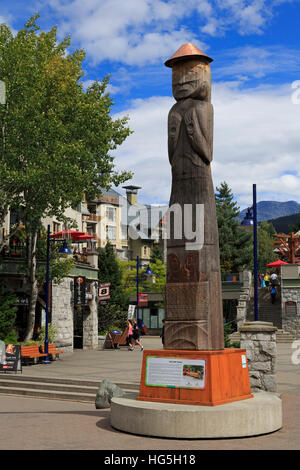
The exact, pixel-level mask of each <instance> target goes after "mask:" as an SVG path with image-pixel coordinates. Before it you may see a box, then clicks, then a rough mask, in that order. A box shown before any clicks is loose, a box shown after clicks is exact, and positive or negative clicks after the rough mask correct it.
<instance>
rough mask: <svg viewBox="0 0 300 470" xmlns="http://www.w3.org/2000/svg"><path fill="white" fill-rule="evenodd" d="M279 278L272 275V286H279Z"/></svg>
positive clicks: (274, 274)
mask: <svg viewBox="0 0 300 470" xmlns="http://www.w3.org/2000/svg"><path fill="white" fill-rule="evenodd" d="M277 278H278V276H277V274H276V273H272V274H271V284H272V285H273V284H278V279H277Z"/></svg>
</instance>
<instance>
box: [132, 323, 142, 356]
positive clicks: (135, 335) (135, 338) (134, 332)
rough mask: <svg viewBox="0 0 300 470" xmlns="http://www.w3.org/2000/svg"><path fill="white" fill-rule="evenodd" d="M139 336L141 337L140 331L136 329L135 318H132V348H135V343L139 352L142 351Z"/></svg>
mask: <svg viewBox="0 0 300 470" xmlns="http://www.w3.org/2000/svg"><path fill="white" fill-rule="evenodd" d="M140 336H141V335H140V329H139V327H138V324H137V321H136V318H134V319H133V321H132V337H133V341H134V344H133V348H134V347H135V343H136V344H138V345H139V347H140V348H141V351H144V346H143V345H142V343H141V341H140Z"/></svg>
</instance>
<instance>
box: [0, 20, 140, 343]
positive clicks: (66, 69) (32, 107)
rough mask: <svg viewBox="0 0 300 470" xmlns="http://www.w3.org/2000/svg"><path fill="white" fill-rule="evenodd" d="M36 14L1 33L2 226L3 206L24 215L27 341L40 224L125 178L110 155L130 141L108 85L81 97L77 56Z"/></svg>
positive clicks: (96, 84) (96, 85)
mask: <svg viewBox="0 0 300 470" xmlns="http://www.w3.org/2000/svg"><path fill="white" fill-rule="evenodd" d="M37 19H38V15H35V16H34V17H32V18H31V19H30V20H29V21H28V22H27V23H26V24H25V27H24V28H23V29H22V30H20V31H19V32H18V33H17V34H15V35H13V33H12V32H11V30H10V29H9V27H8V26H6V25H5V24H2V25H1V26H0V60H1V70H0V79H1V80H3V81H4V82H5V84H6V104H5V105H3V106H1V107H0V127H1V130H2V132H1V133H0V152H1V155H0V188H1V190H0V222H1V221H2V220H3V218H4V217H5V215H6V213H7V210H8V208H9V207H16V208H22V211H21V212H22V222H23V224H24V225H25V226H26V230H27V234H28V238H27V253H28V264H27V275H28V281H29V282H30V285H31V296H30V306H29V319H28V326H27V332H26V335H25V340H28V339H30V338H31V336H32V333H33V327H34V322H35V305H36V300H37V293H38V280H37V276H36V269H37V257H36V255H37V240H38V233H39V230H40V228H41V220H42V219H43V218H44V217H46V216H49V217H52V216H55V217H56V218H57V219H58V220H63V217H64V211H65V210H66V208H67V207H76V206H77V205H78V204H79V203H80V202H81V199H82V195H83V194H86V195H87V197H88V198H90V199H92V198H94V197H96V196H98V195H99V192H100V190H99V188H105V189H106V188H108V187H109V186H110V185H111V184H114V185H116V186H117V185H118V184H120V183H121V182H123V181H126V180H127V179H128V178H130V176H131V175H130V174H129V173H125V172H122V173H117V172H116V171H115V169H114V163H113V157H112V156H111V155H110V152H111V151H112V150H115V149H116V147H117V146H118V145H120V144H121V143H122V142H123V141H124V139H125V138H126V137H127V136H128V135H129V133H130V130H129V128H128V127H127V121H128V118H127V117H124V118H121V119H116V120H113V119H112V118H111V116H110V111H111V106H112V105H113V101H112V99H111V97H110V95H109V93H107V92H106V87H107V85H108V82H109V78H108V77H105V78H104V79H103V80H102V81H100V82H99V81H97V82H94V83H93V84H92V85H91V86H90V87H89V88H88V89H87V90H86V91H84V89H83V85H82V82H81V79H82V78H83V76H84V72H83V67H82V62H83V60H84V58H85V53H84V51H83V50H75V51H74V52H70V51H69V50H68V48H69V46H70V37H66V38H65V39H64V40H63V41H62V42H58V41H57V34H56V27H54V28H52V29H51V31H48V32H40V31H39V26H38V25H37Z"/></svg>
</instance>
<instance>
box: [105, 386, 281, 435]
mask: <svg viewBox="0 0 300 470" xmlns="http://www.w3.org/2000/svg"><path fill="white" fill-rule="evenodd" d="M111 425H112V426H113V427H114V428H116V429H118V430H120V431H124V432H128V433H131V434H139V435H144V436H155V437H168V438H173V439H209V438H224V439H226V438H231V437H246V436H256V435H259V434H267V433H270V432H274V431H277V430H278V429H280V428H281V427H282V403H281V399H280V398H279V396H278V395H277V394H274V393H268V392H259V393H256V394H254V396H253V398H250V399H246V400H242V401H236V402H232V403H226V404H223V405H219V406H199V405H198V406H190V405H178V404H171V403H157V402H147V401H137V400H136V397H132V398H113V399H112V403H111Z"/></svg>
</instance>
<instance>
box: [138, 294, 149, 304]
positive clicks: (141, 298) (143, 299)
mask: <svg viewBox="0 0 300 470" xmlns="http://www.w3.org/2000/svg"><path fill="white" fill-rule="evenodd" d="M139 307H148V294H142V293H139Z"/></svg>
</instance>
